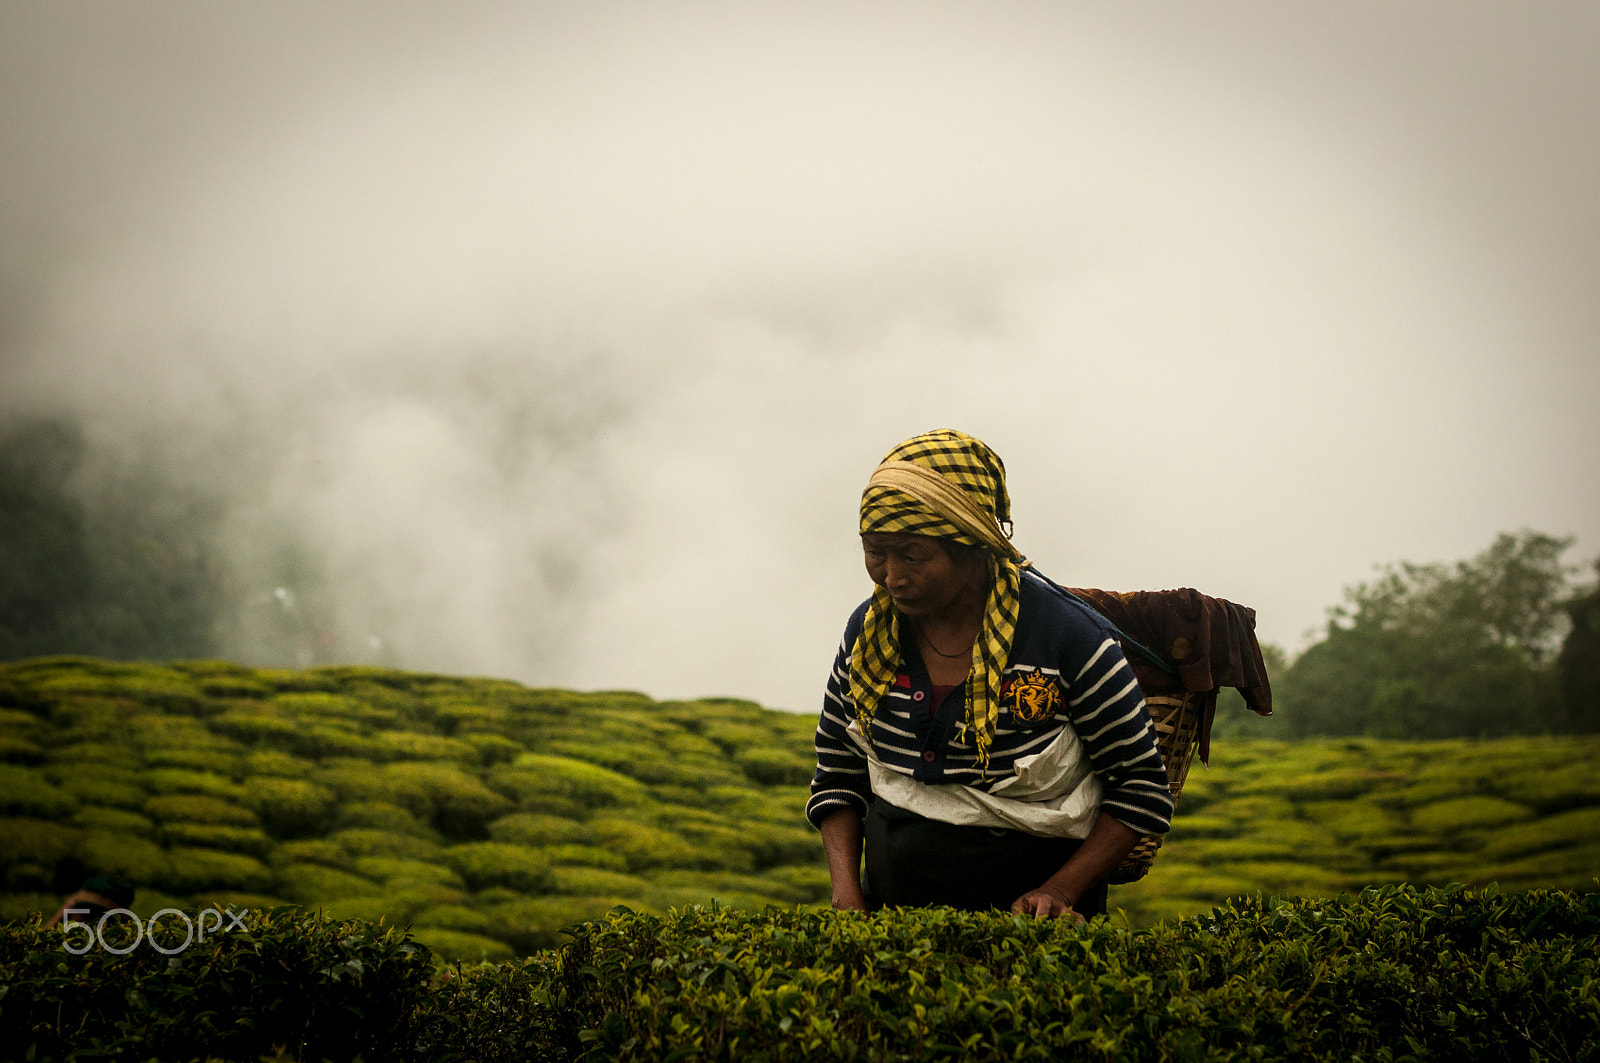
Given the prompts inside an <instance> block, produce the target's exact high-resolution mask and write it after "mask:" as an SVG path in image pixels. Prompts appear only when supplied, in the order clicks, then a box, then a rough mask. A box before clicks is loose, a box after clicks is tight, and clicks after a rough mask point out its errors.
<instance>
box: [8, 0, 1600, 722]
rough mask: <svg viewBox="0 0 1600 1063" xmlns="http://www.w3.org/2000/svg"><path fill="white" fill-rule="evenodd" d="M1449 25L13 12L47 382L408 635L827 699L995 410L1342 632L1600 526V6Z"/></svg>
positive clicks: (1059, 525)
mask: <svg viewBox="0 0 1600 1063" xmlns="http://www.w3.org/2000/svg"><path fill="white" fill-rule="evenodd" d="M1423 8H1425V11H1424V10H1423V9H1417V10H1412V9H1407V10H1406V11H1403V12H1393V11H1390V10H1389V9H1388V8H1387V7H1379V6H1373V7H1370V8H1364V9H1360V12H1359V18H1358V17H1357V16H1356V15H1353V14H1351V13H1350V12H1349V11H1346V10H1343V9H1341V11H1339V12H1333V13H1327V12H1324V13H1311V12H1308V11H1297V12H1292V13H1291V12H1286V11H1283V10H1281V9H1280V8H1278V7H1277V6H1274V5H1264V4H1233V5H1219V6H1218V7H1216V8H1215V9H1214V10H1208V11H1206V12H1194V11H1191V10H1189V9H1187V8H1181V7H1178V6H1176V5H1174V6H1171V7H1169V8H1166V9H1164V10H1163V9H1159V8H1151V9H1141V10H1140V11H1139V12H1132V13H1129V12H1122V13H1117V12H1114V11H1111V10H1101V9H1097V8H1088V7H1067V8H1062V7H1059V6H1057V5H1034V4H1011V5H1004V6H1000V7H987V8H981V9H980V8H972V7H967V6H962V5H940V4H931V5H930V4H917V5H904V4H892V3H882V4H867V5H859V4H858V5H822V6H817V5H806V6H804V7H802V6H799V5H793V6H791V5H756V6H752V5H724V4H681V5H676V4H668V5H654V6H651V7H649V8H639V7H637V6H632V5H604V4H602V5H586V6H585V7H583V8H582V9H571V8H568V7H565V6H559V5H549V6H533V7H529V6H525V5H497V4H481V5H467V6H464V7H462V8H460V9H457V10H454V11H452V12H451V13H450V14H448V15H444V14H440V13H438V12H436V11H435V10H434V9H433V8H432V7H431V6H428V7H422V6H419V7H414V8H413V7H405V6H400V7H394V8H390V7H388V6H382V7H378V6H375V7H372V8H370V9H361V10H363V11H364V12H365V16H366V17H365V18H362V17H357V16H356V15H354V14H351V13H350V12H351V11H353V10H356V9H353V8H352V9H348V10H346V11H344V12H341V13H329V12H326V11H322V10H321V9H316V8H312V7H305V8H294V7H290V8H281V9H274V11H273V12H272V13H268V12H266V11H265V10H238V11H231V12H230V11H221V10H218V9H213V8H212V7H209V6H206V5H172V6H167V7H158V6H152V7H151V8H149V9H147V10H148V11H149V12H150V13H149V14H148V15H146V16H143V17H141V16H137V15H130V14H126V13H124V15H123V16H121V17H122V22H121V23H120V24H117V25H113V26H108V27H100V26H97V25H95V24H93V23H92V22H89V21H87V20H84V19H83V18H81V17H80V15H81V12H78V9H73V8H67V9H63V10H64V12H65V13H57V12H56V11H55V10H54V9H46V8H42V7H41V8H36V9H35V8H30V9H27V10H26V11H25V12H23V13H21V14H19V13H15V12H14V13H13V14H12V15H11V16H10V18H11V20H12V21H13V22H14V23H15V26H16V28H17V29H18V30H19V32H18V33H13V34H8V35H7V36H6V39H7V40H8V41H20V42H23V43H21V44H16V45H13V48H16V49H21V48H23V47H24V46H25V45H28V44H29V43H31V45H32V47H33V48H34V52H33V53H30V55H28V56H23V55H20V54H19V55H18V56H15V57H14V58H16V59H17V61H18V63H20V64H21V70H22V73H17V72H16V68H15V67H14V68H13V73H12V74H11V75H10V78H11V83H12V85H13V86H15V85H18V84H23V85H24V86H25V87H28V88H30V89H31V91H30V92H27V93H21V94H13V95H9V96H8V97H7V98H8V100H13V101H16V102H13V103H8V104H7V105H6V109H7V110H8V111H9V115H8V116H7V118H6V119H5V125H4V127H3V128H4V130H5V131H6V136H7V137H8V138H9V139H11V140H12V141H13V142H14V143H15V144H16V145H18V146H20V147H24V148H28V147H31V146H37V145H45V144H52V143H56V142H55V141H54V140H52V134H51V131H52V130H55V131H56V132H60V131H62V130H65V131H66V132H65V134H64V136H62V137H60V138H58V139H60V140H61V143H56V146H54V147H51V148H49V149H48V150H45V149H44V148H40V149H39V151H38V152H35V153H34V154H33V157H32V161H29V158H30V155H29V152H26V151H25V152H22V153H21V154H20V155H17V156H13V161H11V162H9V163H7V164H5V175H12V176H15V177H16V181H15V182H13V183H12V185H11V188H12V191H11V192H9V193H7V194H6V195H5V198H4V199H3V200H0V203H3V205H4V215H3V216H0V217H3V220H4V225H5V232H7V233H27V234H32V235H31V236H29V240H28V241H27V242H25V243H23V244H18V245H16V246H18V247H24V249H26V248H35V249H37V253H34V252H28V253H27V254H24V253H23V251H13V252H12V253H10V254H9V255H8V256H7V257H6V259H5V260H4V261H3V262H0V265H3V266H4V272H5V287H4V289H3V290H0V294H3V295H7V297H8V298H9V299H10V300H11V303H8V305H11V304H15V305H16V306H17V307H18V310H17V314H16V317H15V322H17V323H14V324H13V328H12V330H11V332H12V333H13V334H14V335H15V336H16V338H15V339H13V340H9V341H8V345H7V348H6V350H5V353H4V355H3V357H4V358H5V361H4V362H0V365H4V366H6V374H7V377H8V378H9V380H10V381H11V383H12V399H11V401H12V402H13V403H14V404H55V405H58V406H59V405H65V406H67V407H69V408H72V409H76V410H78V411H79V412H81V413H82V414H83V415H84V416H86V417H88V418H89V419H90V420H91V423H92V424H93V425H94V426H96V429H95V430H96V431H97V432H98V433H99V437H100V438H103V439H107V440H133V439H140V440H146V441H147V442H146V443H145V444H144V445H156V446H159V447H160V448H161V451H162V453H164V454H166V455H167V456H168V459H169V460H171V461H174V462H178V463H186V464H180V466H179V467H180V468H183V469H187V470H189V472H188V473H187V475H191V476H193V477H194V478H196V479H201V480H204V481H206V482H207V483H208V484H210V485H212V486H216V485H222V486H223V487H224V488H225V489H226V490H227V493H228V494H229V496H230V498H232V499H233V500H234V511H235V527H236V528H237V529H239V533H238V535H237V536H236V537H235V538H236V539H237V542H236V546H235V551H234V552H235V556H236V558H237V559H238V562H237V563H238V565H239V567H240V568H241V570H242V571H246V572H248V571H250V570H251V569H252V566H259V565H260V564H261V560H260V558H261V554H262V549H261V542H262V540H263V537H265V538H267V539H270V538H271V536H272V534H277V533H269V532H267V531H263V529H274V528H276V529H294V530H295V531H296V533H297V534H300V535H303V536H304V537H306V538H307V540H308V541H309V542H310V543H312V544H313V545H314V547H315V548H316V549H317V550H318V551H319V553H320V555H321V557H322V559H323V561H324V563H325V565H326V567H327V570H328V571H329V572H330V573H331V574H332V575H333V576H334V577H335V578H336V580H337V582H338V584H339V586H340V587H341V589H342V592H343V593H342V594H341V597H340V613H339V623H340V624H341V625H342V627H343V628H344V629H345V630H344V634H345V636H346V637H347V638H348V639H350V640H352V641H353V642H359V641H360V640H363V639H365V638H367V637H368V635H369V634H372V633H376V634H380V635H381V637H382V638H383V639H384V640H385V642H386V645H388V646H389V647H391V649H392V652H393V653H394V654H395V655H397V656H396V659H397V660H398V662H399V663H404V664H411V665H416V666H418V667H427V668H435V669H451V670H464V671H474V672H489V673H498V674H508V675H513V676H516V677H519V678H524V679H529V680H533V681H538V682H558V683H575V684H581V685H584V686H604V687H614V686H632V687H638V688H642V689H645V690H647V691H649V692H651V693H654V694H658V695H661V696H669V695H689V694H738V695H745V696H751V697H756V698H760V699H763V700H766V701H769V702H772V703H774V704H779V705H783V706H785V707H791V708H809V707H811V705H812V703H813V702H814V701H815V697H816V692H817V691H818V690H820V680H821V677H822V674H823V671H824V669H825V667H826V663H827V660H828V658H829V657H830V655H831V653H832V651H833V648H834V645H835V643H836V640H837V638H838V632H839V629H840V628H841V626H842V623H843V620H844V616H845V613H846V612H847V611H848V609H849V608H850V607H851V606H852V605H853V604H854V602H855V601H857V600H859V598H860V597H861V596H863V595H864V593H865V591H866V589H867V584H866V581H865V578H864V576H863V575H862V574H861V573H860V572H859V563H858V560H857V557H856V553H857V548H856V545H855V541H854V537H853V521H854V509H855V503H856V497H857V493H858V491H859V487H860V484H861V483H862V482H863V481H864V479H865V477H866V475H867V473H868V472H869V471H870V468H871V466H872V465H873V464H874V463H875V462H876V460H877V459H878V458H879V457H880V456H881V454H882V453H883V452H884V451H885V450H887V449H888V448H889V447H890V446H891V445H892V444H893V443H895V442H896V441H898V440H899V439H901V438H903V437H905V436H907V435H910V434H912V433H914V432H917V431H921V430H923V429H926V428H930V427H935V426H941V425H950V426H954V427H960V428H963V429H965V430H967V431H971V432H973V433H975V434H977V435H980V436H982V437H983V438H985V439H987V440H988V441H989V442H991V443H992V444H993V445H994V446H995V447H996V448H997V449H998V450H999V452H1000V453H1001V454H1002V456H1003V457H1004V458H1005V459H1006V461H1007V463H1008V466H1009V468H1010V469H1011V472H1012V486H1013V494H1014V496H1015V498H1016V505H1017V536H1018V541H1019V544H1020V545H1021V546H1022V547H1023V549H1024V550H1026V551H1027V552H1029V553H1030V554H1032V555H1033V556H1034V557H1035V558H1036V559H1038V561H1039V562H1040V564H1041V566H1042V567H1044V568H1045V569H1046V571H1048V572H1050V573H1051V574H1052V575H1053V576H1055V577H1056V578H1057V579H1059V580H1061V581H1063V582H1068V583H1074V584H1085V585H1098V586H1109V587H1115V588H1131V587H1152V588H1153V587H1164V586H1174V585H1193V586H1197V587H1200V588H1201V589H1202V590H1205V591H1207V592H1209V593H1213V594H1218V595H1222V596H1225V597H1229V598H1233V599H1235V600H1237V601H1241V602H1244V603H1246V604H1249V605H1252V606H1254V607H1256V608H1257V610H1258V612H1259V614H1260V626H1261V632H1262V634H1263V635H1264V636H1265V637H1267V638H1270V639H1272V640H1275V641H1278V642H1281V643H1284V644H1286V645H1289V646H1291V647H1294V646H1298V645H1299V644H1301V642H1302V640H1303V636H1304V632H1305V631H1306V630H1307V629H1308V628H1309V627H1311V626H1313V625H1315V624H1317V623H1318V621H1319V620H1320V618H1321V616H1322V612H1323V609H1324V608H1325V607H1326V606H1327V605H1329V604H1331V603H1332V602H1334V601H1335V600H1337V598H1338V594H1339V589H1340V587H1341V586H1342V585H1344V584H1346V583H1348V582H1351V581H1353V580H1355V579H1359V578H1362V577H1363V576H1364V575H1365V574H1366V573H1367V572H1368V571H1369V566H1370V565H1371V564H1372V563H1373V562H1376V561H1381V560H1388V559H1392V558H1397V557H1409V558H1415V559H1419V560H1433V559H1444V558H1453V557H1459V556H1463V555H1465V554H1468V553H1471V552H1473V551H1475V550H1477V549H1479V548H1481V547H1482V546H1483V545H1485V544H1486V543H1487V542H1488V541H1489V539H1490V538H1491V537H1492V536H1493V535H1494V533H1496V532H1498V531H1501V530H1506V529H1510V528H1515V527H1518V526H1522V525H1531V526H1534V527H1538V528H1540V529H1543V530H1548V531H1551V532H1554V533H1576V534H1578V535H1579V536H1580V537H1581V543H1580V546H1581V549H1582V550H1583V551H1584V552H1586V553H1593V552H1594V551H1595V549H1596V547H1597V543H1600V498H1597V497H1596V493H1595V492H1594V491H1593V490H1592V484H1593V483H1594V482H1595V480H1596V475H1595V474H1596V472H1597V471H1600V470H1597V469H1596V459H1595V456H1596V455H1597V454H1600V429H1597V428H1596V422H1595V421H1594V418H1593V417H1592V416H1591V414H1590V413H1589V411H1590V409H1591V408H1592V405H1593V401H1594V399H1595V397H1596V395H1597V393H1600V369H1597V363H1600V359H1595V358H1594V357H1593V354H1594V350H1595V342H1596V340H1597V339H1600V317H1597V314H1596V312H1595V310H1594V307H1593V305H1591V304H1592V299H1590V298H1589V295H1588V293H1591V292H1592V291H1593V290H1594V287H1595V285H1594V282H1595V281H1596V280H1600V276H1597V274H1600V266H1597V265H1596V263H1595V261H1594V259H1593V258H1592V256H1587V257H1586V255H1585V254H1582V253H1580V252H1581V251H1583V250H1584V249H1588V250H1590V251H1592V248H1593V246H1594V244H1593V240H1594V238H1595V237H1596V236H1597V234H1600V206H1597V205H1596V203H1595V202H1594V200H1593V197H1592V194H1591V193H1590V192H1589V191H1588V190H1589V189H1591V188H1592V187H1594V184H1593V179H1595V178H1597V177H1600V150H1597V149H1596V144H1597V136H1596V132H1595V130H1596V128H1597V125H1596V123H1595V122H1594V121H1593V118H1594V115H1593V113H1592V104H1591V103H1590V102H1588V101H1592V100H1593V99H1595V98H1596V96H1595V94H1594V91H1593V90H1594V89H1595V88H1596V85H1595V82H1596V80H1597V75H1596V74H1595V73H1594V71H1595V70H1596V69H1597V68H1600V64H1596V63H1594V59H1595V58H1596V56H1595V55H1594V51H1595V46H1594V45H1593V44H1592V43H1590V44H1583V43H1582V42H1583V40H1585V39H1587V40H1588V41H1590V42H1592V41H1593V40H1595V39H1596V37H1595V35H1594V34H1592V33H1589V35H1588V37H1587V38H1585V37H1584V33H1585V32H1587V31H1589V30H1592V29H1594V28H1595V18H1594V16H1593V15H1592V13H1590V12H1588V11H1586V10H1585V9H1582V8H1578V7H1560V6H1555V5H1549V6H1537V7H1536V9H1534V10H1533V11H1532V13H1528V12H1524V13H1523V14H1521V15H1519V18H1518V20H1517V22H1516V24H1515V25H1508V24H1507V23H1506V21H1505V19H1504V18H1502V17H1501V16H1499V15H1497V14H1496V13H1495V12H1494V10H1493V9H1492V8H1490V7H1487V6H1485V7H1481V8H1480V7H1470V8H1462V7H1459V6H1456V5H1450V6H1445V5H1423ZM1355 10H1356V9H1354V8H1352V9H1350V11H1355ZM391 12H392V13H391ZM75 19H76V21H74V20H75ZM369 23H375V25H371V26H370V27H369ZM369 28H370V29H371V32H368V30H369ZM21 30H26V31H27V32H20V31H21ZM114 33H115V34H122V35H123V36H124V37H125V38H126V37H128V36H130V35H131V38H132V39H133V40H136V41H138V42H141V43H140V46H139V47H138V48H136V49H133V50H131V51H127V52H124V51H118V50H116V49H115V48H113V47H112V41H111V35H112V34H114ZM224 44H226V46H227V52H226V56H225V57H224V56H219V54H218V49H219V48H221V47H222V46H223V45H224ZM91 68H93V69H99V70H100V73H99V74H98V77H99V78H100V79H101V80H96V78H95V77H91V76H88V75H89V71H90V69H91ZM102 68H103V69H102ZM57 70H61V71H65V73H64V74H54V73H52V71H57ZM69 76H71V77H78V76H83V77H85V78H86V83H85V84H83V85H81V86H78V87H76V88H75V89H74V90H73V91H72V93H70V94H67V95H65V96H57V95H52V90H53V89H54V88H56V87H58V86H59V85H60V84H61V83H62V82H63V81H64V80H65V79H66V78H67V77H69ZM29 77H32V78H33V79H34V82H33V83H28V82H27V79H28V78H29ZM57 78H59V79H60V80H54V79H57ZM207 90H211V91H207ZM140 129H143V130H145V131H146V132H147V133H149V134H150V135H148V136H141V135H139V130H140ZM18 159H20V160H21V161H18ZM63 170H70V174H69V175H66V176H69V177H70V179H68V180H60V181H57V180H52V176H53V175H55V176H63ZM68 218H70V219H77V220H75V221H67V220H61V219H68ZM84 219H88V220H90V221H92V222H93V224H92V225H91V224H88V223H87V222H86V221H85V220H84ZM30 271H32V272H30ZM40 272H42V273H43V274H44V275H45V279H44V280H43V281H40V280H39V279H38V274H39V273H40ZM22 278H32V279H29V280H27V282H26V283H24V279H22ZM39 291H42V292H43V294H42V295H30V294H28V293H35V292H39ZM11 293H22V294H11ZM150 439H158V440H161V442H160V443H159V444H150V443H148V440H150Z"/></svg>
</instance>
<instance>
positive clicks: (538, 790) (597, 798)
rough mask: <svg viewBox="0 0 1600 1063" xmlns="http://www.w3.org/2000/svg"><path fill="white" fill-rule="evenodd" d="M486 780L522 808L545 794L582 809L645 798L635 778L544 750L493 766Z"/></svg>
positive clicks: (641, 785) (640, 784) (623, 803)
mask: <svg viewBox="0 0 1600 1063" xmlns="http://www.w3.org/2000/svg"><path fill="white" fill-rule="evenodd" d="M489 782H490V784H491V785H492V786H494V787H495V789H497V790H499V791H500V792H501V793H503V794H505V795H506V796H508V797H510V798H511V799H513V800H514V801H516V802H517V803H518V804H519V805H521V806H522V807H523V808H524V809H529V802H530V800H531V799H538V798H540V797H544V796H547V795H548V796H553V797H559V798H565V799H567V800H569V801H573V802H576V803H577V804H578V805H580V806H582V807H585V808H603V807H605V806H608V805H634V804H640V803H642V802H643V801H645V800H646V798H647V797H648V792H647V791H646V790H645V788H644V784H642V783H640V782H639V781H638V780H637V779H632V778H629V777H628V776H626V775H622V774H620V773H618V772H615V771H611V770H610V769H608V768H602V767H600V766H599V765H597V764H590V763H589V762H588V761H584V760H576V759H574V758H572V757H555V756H549V755H546V754H543V753H524V754H523V755H521V756H519V757H518V758H517V759H516V760H514V761H512V762H511V763H510V764H508V765H504V766H502V767H499V768H496V769H495V770H494V771H493V772H492V773H491V774H490V776H489ZM529 810H530V811H531V810H532V809H529Z"/></svg>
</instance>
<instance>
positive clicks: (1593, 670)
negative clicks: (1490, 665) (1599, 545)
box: [1556, 560, 1600, 733]
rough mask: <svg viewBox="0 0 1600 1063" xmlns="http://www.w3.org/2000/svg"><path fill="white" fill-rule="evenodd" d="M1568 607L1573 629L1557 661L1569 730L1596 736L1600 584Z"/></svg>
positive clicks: (1599, 569)
mask: <svg viewBox="0 0 1600 1063" xmlns="http://www.w3.org/2000/svg"><path fill="white" fill-rule="evenodd" d="M1595 575H1597V576H1600V560H1597V561H1596V562H1595ZM1566 608H1567V616H1568V617H1569V619H1570V621H1571V624H1572V627H1571V630H1570V631H1568V633H1567V639H1566V642H1565V643H1563V644H1562V646H1561V655H1560V656H1559V657H1557V658H1556V675H1557V679H1558V681H1559V683H1560V685H1561V701H1562V706H1563V708H1565V709H1566V716H1567V719H1566V724H1567V726H1566V729H1567V730H1570V731H1580V732H1587V733H1593V732H1595V731H1600V582H1597V583H1596V585H1595V586H1594V587H1592V588H1590V589H1589V590H1588V592H1587V593H1581V594H1577V595H1574V596H1573V597H1572V599H1571V600H1570V601H1568V602H1567V607H1566Z"/></svg>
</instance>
